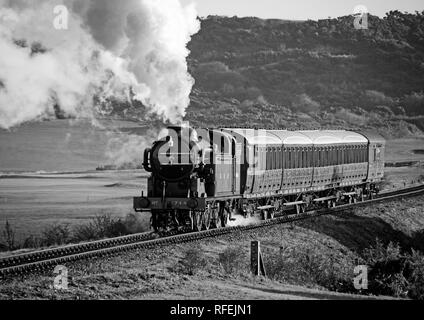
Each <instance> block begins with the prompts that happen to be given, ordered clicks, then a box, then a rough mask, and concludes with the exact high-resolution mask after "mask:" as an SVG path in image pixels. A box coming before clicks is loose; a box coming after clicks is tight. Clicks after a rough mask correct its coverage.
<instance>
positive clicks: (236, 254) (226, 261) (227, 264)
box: [218, 246, 246, 274]
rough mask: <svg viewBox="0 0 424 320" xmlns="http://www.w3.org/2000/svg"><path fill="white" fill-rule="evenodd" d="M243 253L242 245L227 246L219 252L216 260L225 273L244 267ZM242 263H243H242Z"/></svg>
mask: <svg viewBox="0 0 424 320" xmlns="http://www.w3.org/2000/svg"><path fill="white" fill-rule="evenodd" d="M244 258H245V253H244V251H243V248H242V247H233V246H232V247H227V248H226V249H225V250H224V251H223V252H221V253H220V254H219V257H218V260H219V263H220V265H221V266H222V268H223V269H224V271H225V272H226V273H227V274H231V273H234V272H237V271H240V270H242V269H245V268H246V267H245V265H246V264H245V261H244V260H245V259H244ZM243 264H244V265H243Z"/></svg>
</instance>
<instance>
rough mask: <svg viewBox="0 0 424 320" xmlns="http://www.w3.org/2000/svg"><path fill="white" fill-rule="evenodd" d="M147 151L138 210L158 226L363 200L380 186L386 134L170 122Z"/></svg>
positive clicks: (195, 226)
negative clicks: (207, 126) (144, 190)
mask: <svg viewBox="0 0 424 320" xmlns="http://www.w3.org/2000/svg"><path fill="white" fill-rule="evenodd" d="M167 131H168V132H167V133H166V134H165V136H164V137H163V138H161V139H159V140H158V141H156V142H154V143H153V145H152V147H151V148H148V149H146V150H145V151H144V162H143V166H144V168H145V170H146V171H148V172H150V173H151V175H150V177H149V179H148V187H147V190H148V191H147V195H146V196H145V195H144V194H143V195H142V196H141V197H135V198H134V209H135V211H137V212H142V211H143V212H144V211H146V212H151V225H152V228H153V229H154V231H156V232H161V231H165V230H177V229H181V228H189V229H190V230H194V231H199V230H208V229H209V228H221V227H226V226H227V225H228V223H229V221H230V220H231V219H234V218H235V217H236V215H238V216H241V217H245V218H247V217H250V216H255V215H259V216H260V218H262V219H270V218H273V217H274V215H275V214H279V215H280V214H285V212H294V211H295V212H297V213H300V212H305V211H306V210H310V209H316V208H321V207H335V206H337V205H340V204H344V203H352V202H356V201H363V200H364V199H365V198H372V197H373V196H374V195H375V194H377V193H378V191H379V190H378V189H379V188H378V185H379V183H380V182H381V181H382V178H383V174H384V149H385V141H384V139H383V138H382V137H380V136H379V135H377V134H374V133H359V132H353V131H343V130H340V131H287V130H257V129H239V128H222V129H195V128H192V127H189V126H174V127H169V128H168V130H167Z"/></svg>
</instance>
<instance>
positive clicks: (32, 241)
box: [22, 235, 42, 249]
mask: <svg viewBox="0 0 424 320" xmlns="http://www.w3.org/2000/svg"><path fill="white" fill-rule="evenodd" d="M41 246H42V239H41V238H40V237H37V236H34V235H30V236H28V237H26V238H25V240H24V242H23V244H22V248H31V249H36V248H39V247H41Z"/></svg>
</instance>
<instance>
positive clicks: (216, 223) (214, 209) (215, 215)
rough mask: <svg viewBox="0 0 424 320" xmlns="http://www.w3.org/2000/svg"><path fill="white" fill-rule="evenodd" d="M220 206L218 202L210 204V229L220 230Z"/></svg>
mask: <svg viewBox="0 0 424 320" xmlns="http://www.w3.org/2000/svg"><path fill="white" fill-rule="evenodd" d="M220 211H221V205H220V203H219V202H213V203H212V204H211V220H212V221H211V222H212V228H216V229H218V228H221V215H220Z"/></svg>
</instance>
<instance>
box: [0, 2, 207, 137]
mask: <svg viewBox="0 0 424 320" xmlns="http://www.w3.org/2000/svg"><path fill="white" fill-rule="evenodd" d="M59 4H63V5H65V6H66V7H67V8H68V9H69V16H68V18H69V21H68V26H69V27H68V30H56V29H55V28H54V27H53V21H54V18H55V14H54V12H53V8H54V7H55V6H57V5H59ZM198 30H199V21H198V20H197V18H196V12H195V10H194V7H193V6H188V7H182V6H181V4H180V3H179V1H178V0H124V1H116V0H62V1H58V0H55V1H52V0H41V1H40V0H39V1H32V0H0V127H2V128H6V129H7V128H11V127H13V126H16V125H19V124H21V123H23V122H26V121H31V120H35V119H38V118H42V117H46V116H49V115H52V114H54V112H55V110H56V109H57V108H60V110H61V111H62V112H64V113H65V114H66V115H70V116H75V117H87V116H88V117H93V118H94V117H95V116H96V115H97V114H99V113H101V112H102V111H104V110H102V109H101V103H99V102H101V101H103V100H104V99H106V98H108V97H113V98H115V99H120V100H127V101H130V100H131V99H133V100H139V101H140V102H142V104H143V105H144V106H146V107H147V108H148V109H149V111H150V113H152V114H155V115H157V116H159V118H161V119H162V120H164V121H170V122H173V123H175V122H179V121H181V119H182V117H183V116H184V115H185V110H186V108H187V106H188V104H189V94H190V92H191V89H192V86H193V79H192V77H191V76H190V75H189V74H188V70H187V62H186V58H187V56H188V54H189V51H188V49H187V48H186V45H187V43H188V42H189V41H190V38H191V36H192V35H193V34H195V33H196V32H197V31H198ZM56 111H57V110H56Z"/></svg>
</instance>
